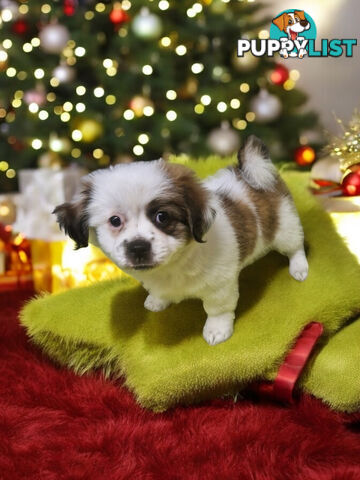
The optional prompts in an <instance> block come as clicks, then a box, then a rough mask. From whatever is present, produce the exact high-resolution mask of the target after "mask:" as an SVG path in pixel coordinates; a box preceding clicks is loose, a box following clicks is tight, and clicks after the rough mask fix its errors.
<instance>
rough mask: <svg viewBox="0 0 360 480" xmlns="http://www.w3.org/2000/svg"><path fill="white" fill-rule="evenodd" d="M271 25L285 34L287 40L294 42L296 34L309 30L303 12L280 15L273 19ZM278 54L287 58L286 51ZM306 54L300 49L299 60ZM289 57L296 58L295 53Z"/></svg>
mask: <svg viewBox="0 0 360 480" xmlns="http://www.w3.org/2000/svg"><path fill="white" fill-rule="evenodd" d="M272 23H273V24H274V25H276V26H277V27H278V28H279V29H280V30H281V31H282V32H285V33H286V34H287V36H288V39H289V40H292V41H294V40H296V38H297V36H298V34H299V33H300V32H303V31H304V30H309V28H310V23H309V22H308V21H307V20H306V18H305V13H304V11H303V10H294V12H293V13H282V14H281V15H279V16H278V17H276V18H274V19H273V21H272ZM280 54H281V55H282V56H283V57H284V58H287V57H288V52H287V50H286V49H282V50H280ZM306 54H307V51H306V49H305V48H301V49H300V51H299V54H298V55H299V58H303V56H304V55H306ZM290 55H291V56H296V53H294V54H293V55H292V54H290Z"/></svg>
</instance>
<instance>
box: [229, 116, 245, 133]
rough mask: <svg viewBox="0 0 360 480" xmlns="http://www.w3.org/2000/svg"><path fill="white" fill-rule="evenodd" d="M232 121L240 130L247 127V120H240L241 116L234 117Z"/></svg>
mask: <svg viewBox="0 0 360 480" xmlns="http://www.w3.org/2000/svg"><path fill="white" fill-rule="evenodd" d="M232 123H233V125H234V127H235V128H237V129H238V130H245V128H246V127H247V122H246V121H245V120H240V119H239V118H234V120H233V122H232Z"/></svg>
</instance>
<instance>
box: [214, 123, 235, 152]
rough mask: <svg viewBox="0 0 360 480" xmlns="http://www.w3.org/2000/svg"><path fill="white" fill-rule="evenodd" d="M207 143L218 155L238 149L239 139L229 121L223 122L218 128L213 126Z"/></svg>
mask: <svg viewBox="0 0 360 480" xmlns="http://www.w3.org/2000/svg"><path fill="white" fill-rule="evenodd" d="M207 144H208V145H209V147H210V148H211V150H212V151H213V152H215V153H218V154H219V155H231V154H232V153H234V152H236V151H237V150H238V148H239V146H240V140H239V136H238V134H237V133H236V132H235V131H234V130H233V129H232V128H231V127H230V125H229V123H228V122H223V123H222V124H221V126H220V128H215V129H214V130H212V131H211V132H210V134H209V136H208V139H207Z"/></svg>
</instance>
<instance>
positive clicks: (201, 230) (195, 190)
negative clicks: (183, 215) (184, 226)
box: [184, 181, 216, 243]
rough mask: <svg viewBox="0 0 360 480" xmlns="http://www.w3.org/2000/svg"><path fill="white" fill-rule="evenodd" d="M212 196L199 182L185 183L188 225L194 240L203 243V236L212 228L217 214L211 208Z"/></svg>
mask: <svg viewBox="0 0 360 480" xmlns="http://www.w3.org/2000/svg"><path fill="white" fill-rule="evenodd" d="M209 197H210V195H209V193H208V192H207V190H206V189H205V188H204V187H203V186H202V185H201V184H200V183H199V182H197V181H194V182H185V183H184V199H185V204H186V207H187V217H188V224H189V227H190V232H191V234H192V236H193V237H194V239H195V240H196V241H197V242H199V243H203V242H204V240H203V236H204V235H205V233H206V232H207V231H208V230H209V228H210V227H211V225H212V223H213V221H214V219H215V215H216V212H215V210H214V209H213V208H211V206H210V204H209V203H210V198H209Z"/></svg>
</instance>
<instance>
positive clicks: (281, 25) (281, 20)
mask: <svg viewBox="0 0 360 480" xmlns="http://www.w3.org/2000/svg"><path fill="white" fill-rule="evenodd" d="M287 17H288V15H287V13H282V14H281V15H279V16H278V17H276V18H273V20H272V23H273V24H274V25H276V26H277V27H278V29H279V30H281V31H282V32H285V27H286V23H285V22H286V21H287Z"/></svg>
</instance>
